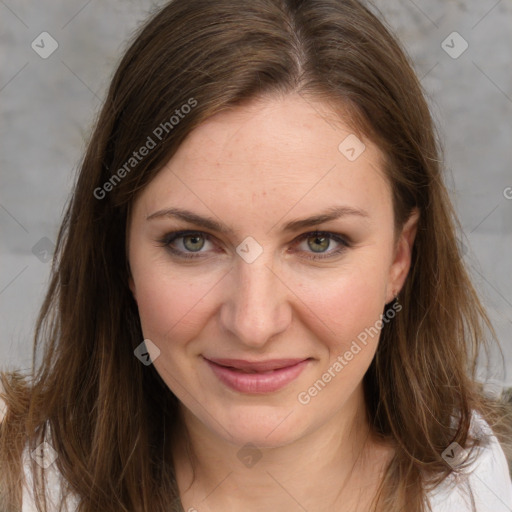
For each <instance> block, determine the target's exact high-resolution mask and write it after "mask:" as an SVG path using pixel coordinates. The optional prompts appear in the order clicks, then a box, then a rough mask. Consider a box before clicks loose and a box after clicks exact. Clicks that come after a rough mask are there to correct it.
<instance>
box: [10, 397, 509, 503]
mask: <svg viewBox="0 0 512 512" xmlns="http://www.w3.org/2000/svg"><path fill="white" fill-rule="evenodd" d="M3 405H4V404H3V401H2V400H1V399H0V421H2V419H3ZM471 430H472V432H473V433H475V431H476V433H477V434H483V435H485V436H489V444H488V445H485V446H483V447H481V448H479V453H478V456H477V457H476V459H475V461H474V463H473V464H472V465H471V466H470V467H469V468H468V469H467V470H466V472H465V475H458V476H457V477H455V475H450V477H449V478H447V479H446V480H445V481H444V482H443V483H442V484H441V485H440V486H439V487H438V488H437V489H436V490H435V491H434V492H431V493H430V494H429V495H428V496H429V499H430V503H431V507H432V511H433V512H470V511H472V508H471V496H470V494H469V493H468V492H465V491H466V489H467V483H469V485H470V486H471V490H472V494H473V497H474V500H475V505H476V510H477V512H512V481H511V478H510V473H509V469H508V464H507V460H506V458H505V454H504V453H503V449H502V448H501V445H500V444H499V442H498V440H497V438H496V437H495V436H494V434H493V433H492V431H491V429H490V428H489V426H488V424H487V423H486V422H485V421H484V420H483V418H482V417H481V416H480V415H478V414H474V415H473V420H472V425H471ZM41 453H42V457H41V458H40V459H39V460H40V461H41V464H43V465H46V464H48V470H47V474H48V481H47V484H48V485H47V487H48V495H49V505H50V507H49V511H50V512H52V511H53V510H58V506H57V504H58V503H60V502H61V501H62V494H61V484H60V482H61V476H60V475H59V474H58V471H57V469H56V465H55V464H49V462H51V460H52V454H53V453H52V448H51V447H50V446H49V445H47V446H46V448H45V449H44V450H43V451H42V452H41ZM23 457H24V466H25V477H26V485H25V487H24V490H23V508H22V512H37V511H36V507H35V504H34V498H33V493H32V487H31V484H32V476H31V471H29V468H30V463H31V462H32V461H31V460H30V457H31V455H30V454H29V453H28V449H25V451H24V454H23ZM76 508H77V500H76V499H75V498H74V497H71V498H68V500H67V501H66V507H65V508H64V510H65V511H67V512H74V511H75V510H76Z"/></svg>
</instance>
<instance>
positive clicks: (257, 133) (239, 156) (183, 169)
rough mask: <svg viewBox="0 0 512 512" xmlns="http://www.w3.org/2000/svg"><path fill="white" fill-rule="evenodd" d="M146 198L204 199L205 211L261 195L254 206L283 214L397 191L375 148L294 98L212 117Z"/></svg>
mask: <svg viewBox="0 0 512 512" xmlns="http://www.w3.org/2000/svg"><path fill="white" fill-rule="evenodd" d="M263 198H264V201H263ZM141 199H142V200H143V203H144V204H145V205H146V210H149V209H152V208H158V207H163V206H166V205H165V204H164V203H165V202H166V201H170V200H172V201H178V203H186V204H181V206H190V201H192V202H193V203H198V202H200V203H202V204H203V206H202V208H203V209H204V205H206V206H207V207H210V206H211V207H212V208H213V207H215V208H218V207H219V206H221V207H222V208H223V209H226V208H228V207H229V204H232V205H234V207H233V208H234V210H235V211H236V209H237V208H239V207H240V205H243V206H244V207H246V208H248V207H250V205H254V203H255V201H256V202H257V199H259V200H260V201H259V202H258V204H257V205H254V206H257V207H262V208H268V210H267V211H268V212H269V213H270V212H273V213H275V214H276V215H277V214H282V211H281V210H282V209H283V208H285V209H286V208H288V209H291V208H295V207H304V208H306V209H308V210H309V209H310V208H311V207H314V205H315V204H316V205H318V201H321V202H322V204H323V203H326V202H329V203H333V202H338V203H340V202H345V203H347V202H349V201H351V205H353V206H356V207H357V204H354V203H358V202H359V203H361V202H364V203H369V202H370V203H373V207H375V208H377V207H378V206H383V204H384V206H388V205H389V202H390V200H391V194H390V190H389V185H388V180H387V178H386V177H385V174H384V171H383V158H382V154H381V152H380V150H379V149H378V147H377V146H375V145H374V144H373V143H372V142H371V141H369V140H367V139H366V138H364V137H362V136H361V135H356V134H355V133H354V130H353V129H352V128H351V127H350V124H349V123H348V122H347V121H346V120H344V119H343V118H341V117H340V116H339V115H337V114H336V113H334V112H333V111H332V110H330V109H329V108H328V107H327V106H326V105H324V104H322V103H320V102H315V101H313V100H309V99H308V100H306V99H305V98H304V97H302V96H300V95H289V96H286V97H281V98H272V99H269V98H267V99H264V100H263V99H259V100H256V101H254V102H251V103H249V104H247V105H245V106H239V107H236V108H233V109H232V110H227V111H223V112H220V113H218V114H216V115H214V116H213V117H211V118H209V119H208V120H207V121H205V122H204V123H202V124H201V125H200V126H198V127H197V128H196V129H195V130H193V131H192V132H191V133H190V134H189V135H188V137H187V138H186V139H185V140H184V142H183V143H182V144H181V146H180V147H179V149H178V151H177V152H176V153H175V155H174V156H173V157H172V158H171V160H170V161H169V162H168V164H167V165H166V166H165V167H164V168H163V169H162V171H160V173H159V174H158V175H157V176H156V177H155V178H154V179H153V181H152V182H151V183H150V184H149V185H148V186H147V187H146V189H145V190H144V192H143V193H142V196H141ZM228 202H229V204H228ZM178 206H179V205H178ZM359 206H362V205H361V204H360V205H359ZM259 213H260V214H261V213H262V212H261V211H260V212H259Z"/></svg>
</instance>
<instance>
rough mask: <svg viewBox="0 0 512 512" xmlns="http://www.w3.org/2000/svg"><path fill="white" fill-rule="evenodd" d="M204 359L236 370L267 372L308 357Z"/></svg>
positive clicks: (294, 363) (286, 366)
mask: <svg viewBox="0 0 512 512" xmlns="http://www.w3.org/2000/svg"><path fill="white" fill-rule="evenodd" d="M205 359H206V360H207V361H211V362H212V363H215V364H218V365H220V366H225V367H228V368H235V369H237V370H245V371H253V372H268V371H270V370H279V369H281V368H288V367H289V366H295V365H296V364H298V363H301V362H302V361H305V360H306V359H308V358H298V359H297V358H294V359H267V360H266V361H246V360H244V359H220V358H214V357H205Z"/></svg>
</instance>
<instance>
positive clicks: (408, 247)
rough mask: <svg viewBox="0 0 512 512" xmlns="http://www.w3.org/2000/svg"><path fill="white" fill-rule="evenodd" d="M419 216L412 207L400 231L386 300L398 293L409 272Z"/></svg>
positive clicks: (416, 210)
mask: <svg viewBox="0 0 512 512" xmlns="http://www.w3.org/2000/svg"><path fill="white" fill-rule="evenodd" d="M419 217H420V212H419V210H418V208H414V210H413V211H412V213H411V215H410V216H409V218H408V219H407V221H406V222H405V224H404V226H403V228H402V232H401V233H400V237H399V239H398V241H397V244H396V247H395V254H394V260H393V263H392V264H391V268H390V273H389V282H388V289H389V290H391V291H392V296H389V297H386V302H389V301H391V300H393V299H394V298H395V296H396V295H398V294H399V293H400V290H401V289H402V287H403V284H404V282H405V279H406V277H407V274H408V273H409V269H410V266H411V257H412V250H413V247H414V240H415V238H416V232H417V229H418V221H419Z"/></svg>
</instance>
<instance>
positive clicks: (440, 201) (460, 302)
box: [0, 0, 512, 512]
mask: <svg viewBox="0 0 512 512" xmlns="http://www.w3.org/2000/svg"><path fill="white" fill-rule="evenodd" d="M455 223H456V219H455V215H454V212H453V210H452V207H451V205H450V201H449V198H448V196H447V192H446V189H445V187H444V185H443V183H442V175H441V168H440V159H439V151H438V147H437V143H436V139H435V136H434V130H433V127H432V121H431V117H430V114H429V111H428V108H427V106H426V103H425V101H424V98H423V96H422V92H421V88H420V86H419V84H418V81H417V79H416V77H415V75H414V73H413V71H412V70H411V67H410V65H409V63H408V61H407V59H406V58H405V56H404V54H403V52H402V51H401V50H400V48H399V46H398V44H397V43H396V42H395V41H394V39H393V38H392V36H391V35H390V34H389V33H388V31H387V30H386V29H385V28H384V26H383V25H382V24H381V22H380V21H378V20H377V19H376V18H375V17H374V15H372V14H371V13H370V11H368V10H367V9H366V8H365V7H363V6H362V5H360V4H359V3H358V2H356V1H354V0H346V1H345V0H343V1H342V0H318V1H302V2H301V1H298V0H296V1H292V0H255V1H251V2H245V1H241V0H219V1H216V2H206V1H201V0H187V1H185V0H179V1H178V0H175V1H173V2H171V3H169V4H168V5H167V6H165V7H164V8H163V9H162V10H161V11H160V12H159V13H158V14H157V15H156V16H154V17H153V19H151V20H150V21H149V22H148V23H147V24H146V25H145V26H144V27H143V28H142V29H141V31H140V32H139V33H138V35H137V37H136V39H135V41H134V42H133V44H132V46H131V47H130V48H129V49H128V51H127V52H126V54H125V56H124V58H123V59H122V61H121V63H120V65H119V68H118V69H117V72H116V73H115V76H114V78H113V80H112V84H111V87H110V90H109V93H108V97H107V99H106V101H105V105H104V107H103V110H102V112H101V115H100V117H99V119H98V122H97V126H96V129H95V131H94V134H93V136H92V138H91V141H90V143H89V147H88V150H87V153H86V155H85V158H84V161H83V164H82V166H81V171H80V175H79V178H78V181H77V183H76V187H75V190H74V194H73V197H72V200H71V202H70V205H69V208H68V210H67V213H66V215H65V218H64V222H63V225H62V229H61V231H60V234H59V238H58V244H57V245H58V250H57V253H56V257H55V261H54V267H53V278H52V281H51V284H50V287H49V290H48V295H47V297H46V300H45V302H44V305H43V308H42V311H41V315H40V318H39V321H38V326H37V332H36V348H37V346H38V344H43V347H44V359H43V362H42V364H41V365H40V366H39V367H38V368H37V371H36V372H35V373H34V375H33V376H30V378H29V377H28V376H23V375H21V374H20V373H10V374H3V376H2V383H3V387H4V391H3V393H2V396H3V397H4V399H5V403H6V412H5V418H4V420H3V423H2V427H1V428H2V430H1V436H0V454H1V455H0V460H1V464H2V473H1V476H0V479H1V487H0V489H1V499H2V500H3V501H2V502H1V505H2V510H6V511H11V510H19V509H20V505H21V503H23V510H32V508H30V507H35V506H36V503H37V502H39V503H40V505H41V507H42V505H43V502H44V501H45V500H46V501H47V504H48V507H49V510H58V507H59V506H60V505H62V506H67V507H68V510H80V511H82V512H85V511H87V512H93V511H95V512H96V511H98V510H101V511H121V510H123V511H130V512H131V511H150V510H151V511H164V510H165V511H169V510H174V511H183V510H188V511H194V510H197V511H201V512H202V511H222V512H225V511H230V510H249V511H260V510H265V511H266V510H286V511H292V510H293V511H294V510H308V511H318V512H324V511H332V510H340V511H341V510H343V511H349V510H350V511H357V512H360V511H368V510H375V511H398V510H407V511H426V510H433V511H435V512H439V511H442V510H450V511H454V510H457V511H463V510H464V511H466V510H468V511H469V510H478V511H481V510H484V509H485V510H493V511H497V510H510V509H511V508H512V485H511V482H510V477H509V475H508V469H507V464H506V460H505V455H504V451H503V447H506V446H507V445H506V444H505V442H506V441H509V440H510V428H511V427H510V421H509V419H508V416H507V415H506V409H505V407H504V406H503V405H502V404H500V403H497V402H493V401H491V400H490V399H488V398H486V397H485V396H484V395H483V394H482V391H481V389H480V387H479V386H477V384H476V382H475V380H474V375H475V361H476V357H477V354H478V352H479V351H480V349H482V348H484V349H485V342H484V337H483V330H484V328H485V327H490V325H489V322H488V319H487V317H486V314H485V312H484V309H483V307H482V306H481V304H480V302H479V300H478V298H477V296H476V294H475V292H474V289H473V287H472V285H471V283H470V281H469V279H468V275H467V273H466V270H465V268H464V265H463V262H462V260H461V258H460V255H459V253H458V249H457V244H456V238H455V229H454V226H455ZM491 331H492V328H491ZM491 427H492V430H491ZM496 436H499V438H500V440H501V441H502V443H503V447H502V445H500V443H499V441H498V438H497V437H496ZM471 471H472V472H473V474H472V475H470V476H467V475H468V473H469V472H471ZM23 475H25V476H26V480H27V481H26V482H25V483H24V482H23V481H21V480H20V476H23ZM486 507H491V508H486ZM41 510H44V508H41Z"/></svg>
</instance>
